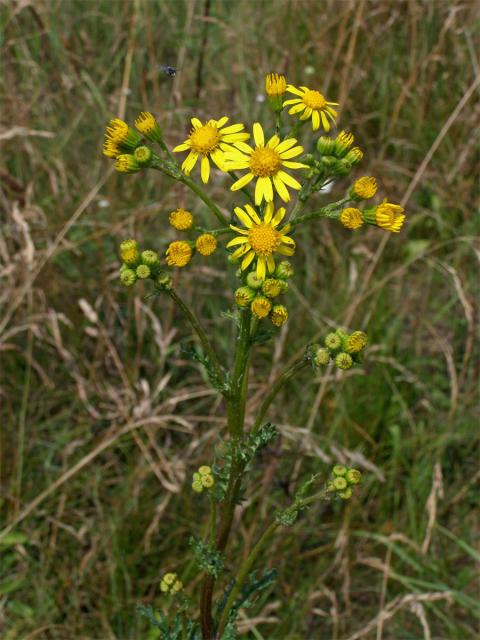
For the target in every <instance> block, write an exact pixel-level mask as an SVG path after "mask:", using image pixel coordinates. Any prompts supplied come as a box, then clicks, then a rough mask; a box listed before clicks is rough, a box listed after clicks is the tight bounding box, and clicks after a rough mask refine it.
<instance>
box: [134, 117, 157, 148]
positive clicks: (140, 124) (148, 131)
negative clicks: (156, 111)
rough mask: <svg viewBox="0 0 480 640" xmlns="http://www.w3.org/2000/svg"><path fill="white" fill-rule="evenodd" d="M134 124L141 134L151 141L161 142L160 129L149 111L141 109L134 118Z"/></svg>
mask: <svg viewBox="0 0 480 640" xmlns="http://www.w3.org/2000/svg"><path fill="white" fill-rule="evenodd" d="M135 126H136V127H137V129H138V131H140V133H141V134H142V135H144V136H145V138H147V139H148V140H151V141H152V142H161V141H162V139H163V136H162V130H161V128H160V125H159V124H158V122H157V121H156V119H155V117H154V116H153V115H152V114H151V113H150V112H149V111H142V112H141V114H140V115H139V116H138V118H137V119H136V120H135Z"/></svg>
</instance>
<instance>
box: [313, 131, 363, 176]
mask: <svg viewBox="0 0 480 640" xmlns="http://www.w3.org/2000/svg"><path fill="white" fill-rule="evenodd" d="M352 144H353V135H352V134H351V133H347V132H346V131H341V132H340V133H339V134H338V136H337V137H336V138H330V137H329V136H321V137H320V138H319V139H318V140H317V152H318V153H319V155H320V156H321V157H320V159H319V160H315V161H314V162H313V163H312V162H309V163H308V164H309V165H310V166H311V167H312V169H311V171H312V172H313V173H319V174H323V176H324V177H326V176H348V175H349V174H350V172H351V170H352V168H353V167H354V166H355V165H357V164H358V163H359V162H360V160H361V159H362V157H363V153H362V151H361V150H360V149H359V148H358V147H353V148H351V146H352Z"/></svg>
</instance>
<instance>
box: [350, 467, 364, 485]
mask: <svg viewBox="0 0 480 640" xmlns="http://www.w3.org/2000/svg"><path fill="white" fill-rule="evenodd" d="M346 478H347V482H348V484H360V483H361V482H362V474H361V473H360V471H358V469H349V470H348V471H347V475H346Z"/></svg>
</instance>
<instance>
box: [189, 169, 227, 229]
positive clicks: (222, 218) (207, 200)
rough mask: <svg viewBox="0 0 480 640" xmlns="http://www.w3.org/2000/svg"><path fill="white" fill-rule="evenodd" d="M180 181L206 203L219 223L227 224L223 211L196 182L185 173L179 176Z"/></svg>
mask: <svg viewBox="0 0 480 640" xmlns="http://www.w3.org/2000/svg"><path fill="white" fill-rule="evenodd" d="M180 182H183V184H186V185H187V187H188V188H189V189H191V190H192V191H193V192H194V193H196V194H197V196H198V197H199V198H200V199H201V200H203V202H204V203H205V204H206V205H207V207H208V208H209V209H210V211H211V212H212V213H213V215H214V216H215V217H216V218H217V220H218V221H219V222H220V223H221V224H223V225H228V220H227V218H226V217H225V216H224V215H223V213H222V212H221V211H220V209H219V208H218V207H217V205H216V204H215V203H214V202H213V200H211V199H210V198H209V197H208V195H207V194H206V193H205V191H204V190H203V189H202V188H201V187H200V186H199V185H198V184H197V183H196V182H194V181H193V180H192V179H191V178H190V177H189V176H186V175H182V177H181V178H180Z"/></svg>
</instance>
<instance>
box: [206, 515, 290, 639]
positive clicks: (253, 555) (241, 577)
mask: <svg viewBox="0 0 480 640" xmlns="http://www.w3.org/2000/svg"><path fill="white" fill-rule="evenodd" d="M278 526H279V523H278V522H272V524H271V525H270V526H269V527H267V528H266V529H265V531H264V532H263V533H262V535H261V536H260V538H259V540H258V542H257V543H256V545H255V546H254V547H253V549H252V550H251V551H250V553H249V555H248V556H247V558H246V559H245V560H244V562H243V563H242V566H241V567H240V571H239V572H238V575H237V578H236V580H235V585H234V587H233V589H232V590H231V591H230V595H229V596H228V600H227V603H226V605H225V608H224V610H223V613H222V616H221V618H220V623H219V627H218V637H219V638H221V637H222V633H223V632H224V630H225V627H226V626H227V623H228V618H229V615H230V611H231V609H232V607H233V605H234V604H235V600H236V599H237V596H238V594H239V593H240V589H241V588H242V586H243V583H244V582H245V580H246V578H247V576H248V574H249V573H250V571H251V570H252V567H253V565H254V563H255V560H256V559H257V557H258V554H259V553H260V551H261V550H262V548H263V547H264V546H265V544H266V543H267V542H269V541H270V538H271V537H272V536H273V534H274V533H275V530H276V529H277V527H278Z"/></svg>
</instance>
